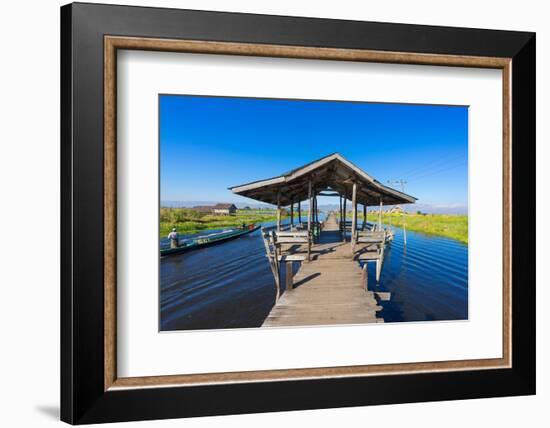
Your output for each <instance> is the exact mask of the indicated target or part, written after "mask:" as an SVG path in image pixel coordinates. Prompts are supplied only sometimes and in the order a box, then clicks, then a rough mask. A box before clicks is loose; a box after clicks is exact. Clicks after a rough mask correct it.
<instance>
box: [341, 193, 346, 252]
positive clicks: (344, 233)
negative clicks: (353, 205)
mask: <svg viewBox="0 0 550 428" xmlns="http://www.w3.org/2000/svg"><path fill="white" fill-rule="evenodd" d="M346 203H347V198H346V195H344V208H343V211H342V214H343V215H342V221H343V224H344V226H343V229H342V230H343V233H342V236H343V241H344V242H346Z"/></svg>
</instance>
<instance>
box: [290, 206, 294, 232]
mask: <svg viewBox="0 0 550 428" xmlns="http://www.w3.org/2000/svg"><path fill="white" fill-rule="evenodd" d="M290 225H291V226H294V201H292V202H291V203H290Z"/></svg>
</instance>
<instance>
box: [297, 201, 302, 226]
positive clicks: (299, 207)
mask: <svg viewBox="0 0 550 428" xmlns="http://www.w3.org/2000/svg"><path fill="white" fill-rule="evenodd" d="M298 223H299V224H302V202H301V201H298Z"/></svg>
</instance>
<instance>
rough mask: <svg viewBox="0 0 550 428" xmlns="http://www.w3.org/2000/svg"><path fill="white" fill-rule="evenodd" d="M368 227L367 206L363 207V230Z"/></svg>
mask: <svg viewBox="0 0 550 428" xmlns="http://www.w3.org/2000/svg"><path fill="white" fill-rule="evenodd" d="M366 227H367V206H366V205H363V230H365V228H366Z"/></svg>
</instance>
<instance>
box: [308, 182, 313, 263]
mask: <svg viewBox="0 0 550 428" xmlns="http://www.w3.org/2000/svg"><path fill="white" fill-rule="evenodd" d="M307 193H308V198H309V209H308V215H307V236H308V238H307V241H308V244H307V261H308V262H309V261H310V260H311V205H312V201H311V179H310V180H309V181H308V185H307Z"/></svg>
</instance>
